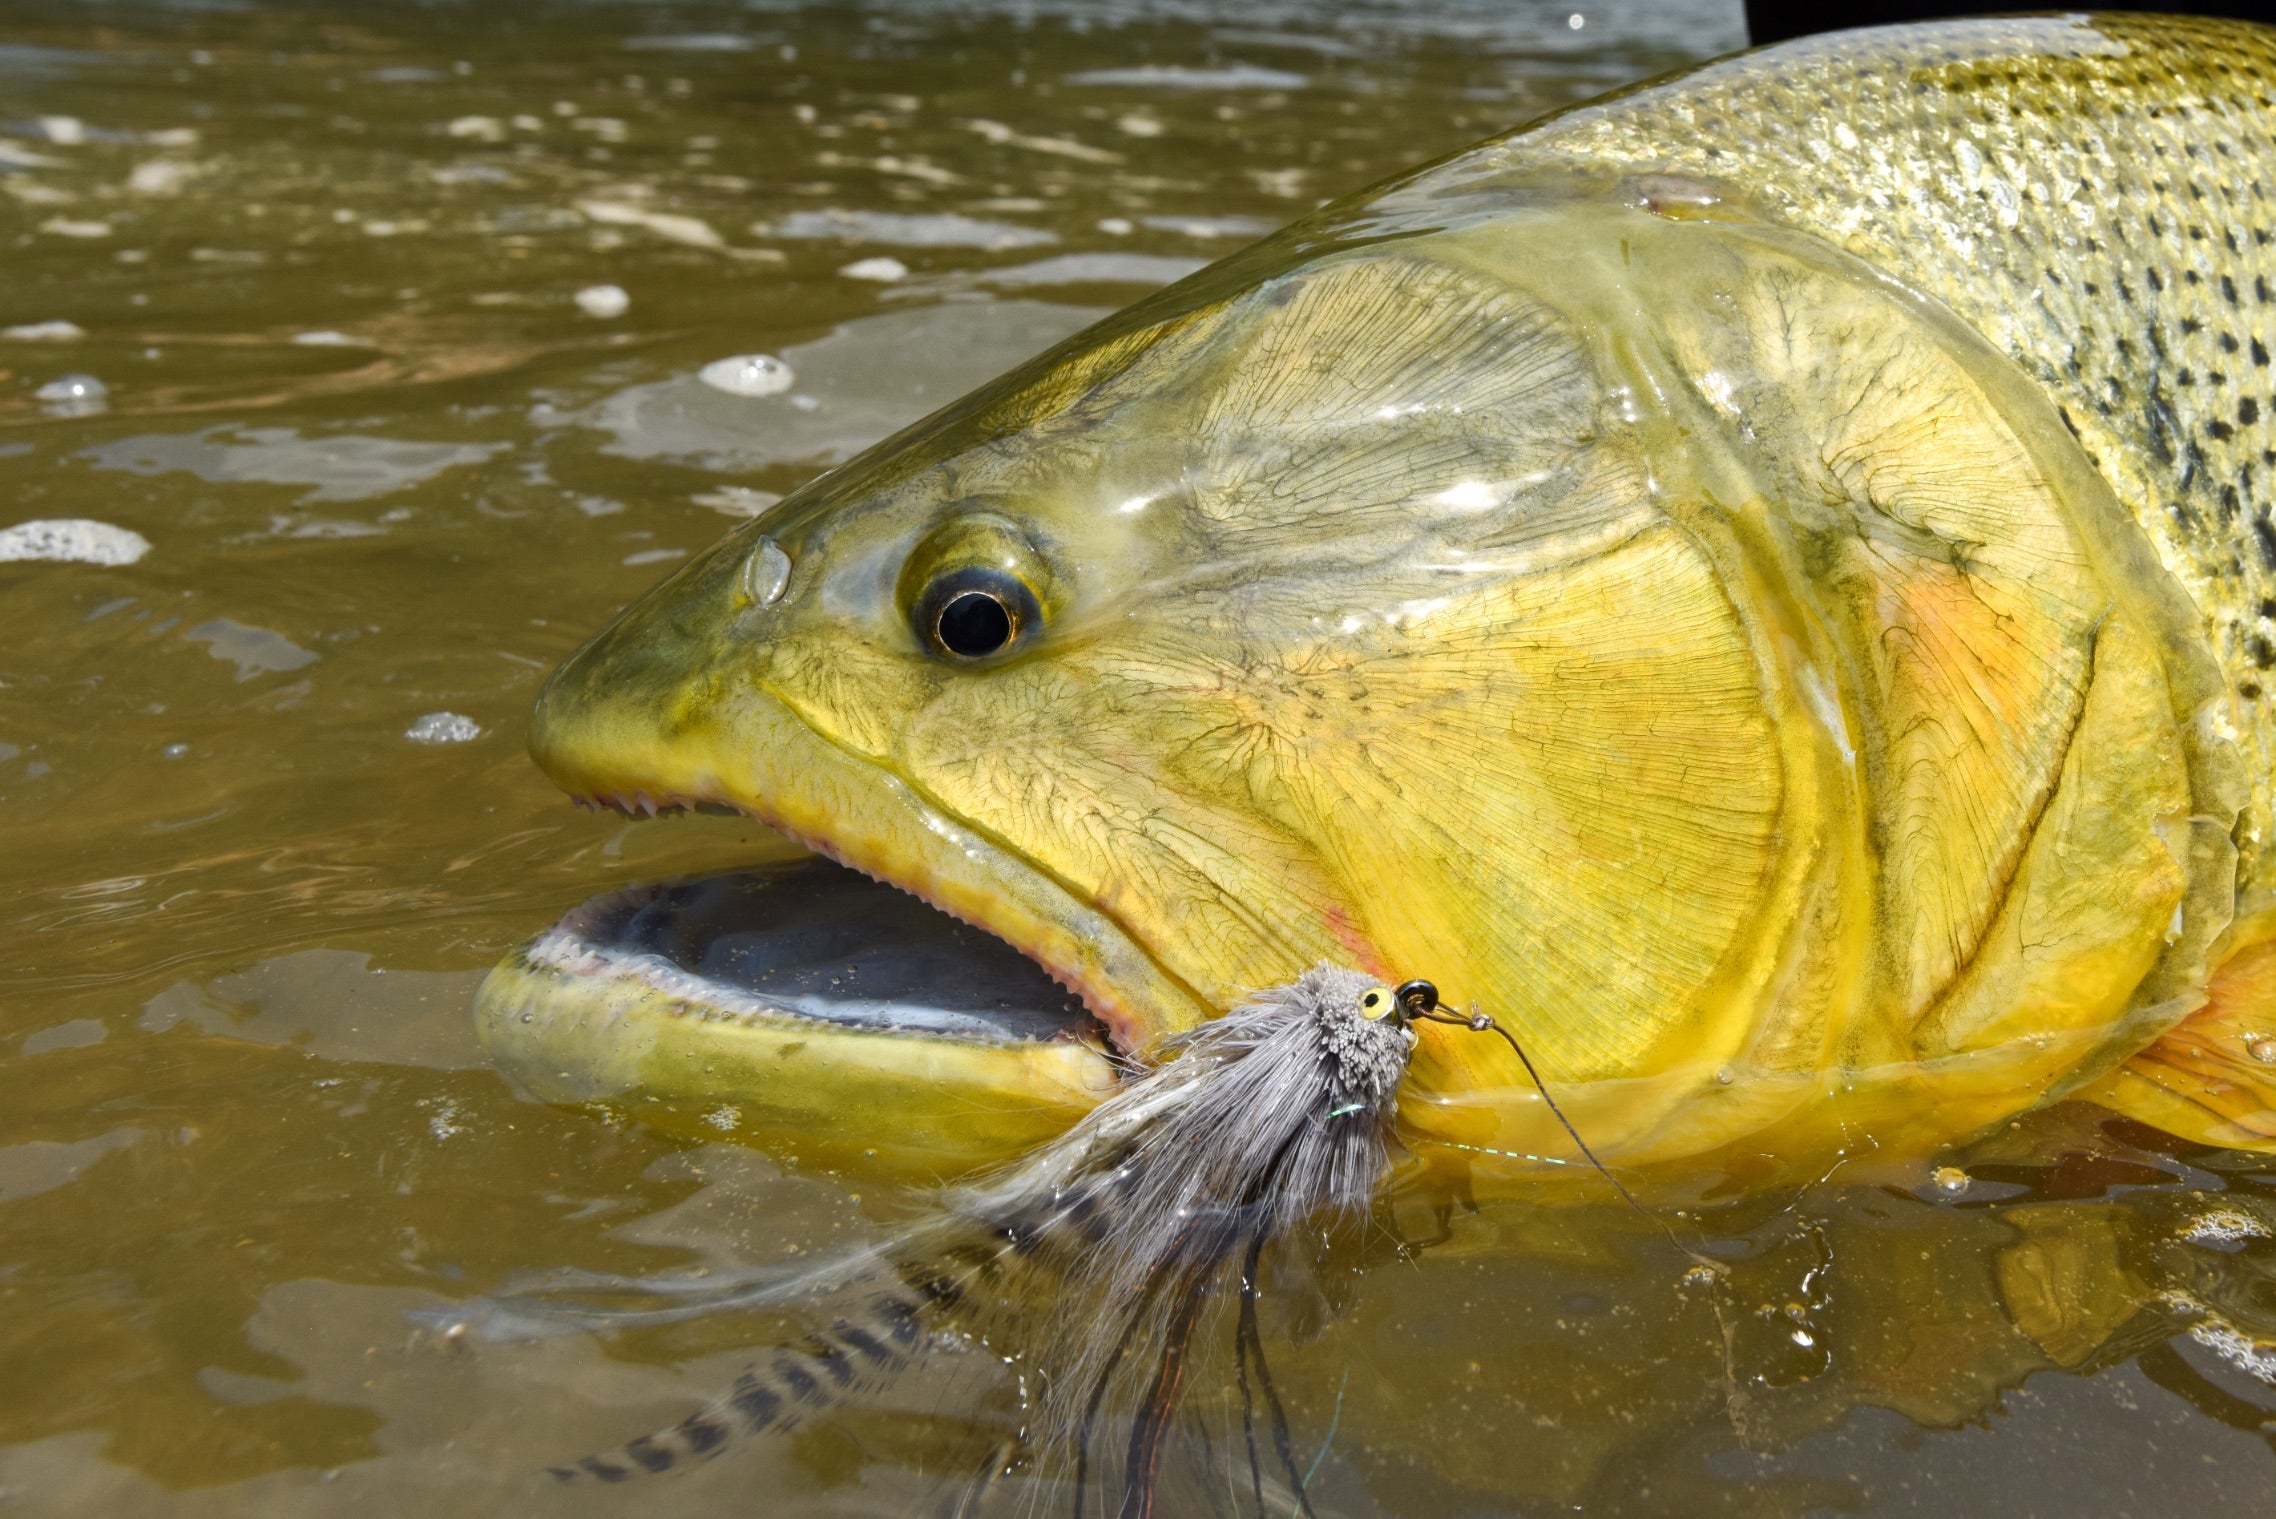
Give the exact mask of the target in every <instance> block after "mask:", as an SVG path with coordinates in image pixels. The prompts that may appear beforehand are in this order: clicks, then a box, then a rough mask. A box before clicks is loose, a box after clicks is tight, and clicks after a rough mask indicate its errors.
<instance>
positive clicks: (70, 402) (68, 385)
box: [32, 374, 111, 417]
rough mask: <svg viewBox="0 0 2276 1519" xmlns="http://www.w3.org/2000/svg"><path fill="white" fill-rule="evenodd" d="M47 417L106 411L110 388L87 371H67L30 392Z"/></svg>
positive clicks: (109, 398) (109, 399)
mask: <svg viewBox="0 0 2276 1519" xmlns="http://www.w3.org/2000/svg"><path fill="white" fill-rule="evenodd" d="M32 399H33V400H35V401H37V402H39V403H40V405H42V406H44V407H45V408H47V413H48V415H49V416H51V417H91V416H94V415H95V414H96V413H97V412H101V411H107V410H109V409H110V404H111V388H110V387H109V386H108V385H105V384H104V383H103V382H102V381H101V380H98V379H96V378H95V377H94V376H93V375H91V374H67V375H64V376H63V377H62V378H60V379H55V380H50V381H48V382H47V383H46V384H45V385H42V386H41V387H40V388H39V389H37V390H35V391H33V392H32Z"/></svg>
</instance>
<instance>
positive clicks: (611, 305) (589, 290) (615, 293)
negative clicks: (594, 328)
mask: <svg viewBox="0 0 2276 1519" xmlns="http://www.w3.org/2000/svg"><path fill="white" fill-rule="evenodd" d="M570 299H572V300H574V301H575V302H576V303H577V309H578V310H579V311H582V312H583V313H585V315H587V316H592V317H599V318H601V319H602V320H603V321H606V320H607V319H609V318H610V317H619V316H622V315H624V314H625V312H627V311H629V310H631V309H632V297H631V296H629V295H626V294H625V293H624V287H623V286H622V285H587V286H586V287H585V288H584V289H582V290H580V291H578V292H577V293H576V294H575V295H574V296H572V297H570Z"/></svg>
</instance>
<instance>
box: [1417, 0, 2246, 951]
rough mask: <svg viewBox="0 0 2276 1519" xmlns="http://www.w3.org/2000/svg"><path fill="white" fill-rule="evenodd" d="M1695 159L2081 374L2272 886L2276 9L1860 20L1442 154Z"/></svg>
mask: <svg viewBox="0 0 2276 1519" xmlns="http://www.w3.org/2000/svg"><path fill="white" fill-rule="evenodd" d="M1555 165H1570V166H1571V167H1573V168H1575V169H1585V170H1588V171H1591V172H1598V173H1601V172H1602V171H1604V170H1605V169H1607V168H1617V167H1620V166H1626V167H1628V168H1629V169H1631V170H1633V171H1636V172H1645V173H1652V172H1658V173H1669V174H1683V175H1696V176H1699V177H1700V178H1702V179H1706V180H1712V181H1720V182H1724V183H1729V184H1734V185H1742V186H1744V187H1745V189H1746V192H1747V196H1748V198H1749V200H1750V202H1751V203H1752V204H1753V206H1754V208H1755V209H1757V210H1760V211H1762V212H1763V213H1765V214H1767V215H1769V216H1771V217H1774V218H1776V219H1777V220H1780V221H1783V222H1784V223H1786V224H1787V225H1790V226H1792V227H1794V228H1797V229H1799V230H1803V231H1807V232H1809V233H1812V234H1815V235H1817V236H1819V237H1823V238H1825V239H1827V240H1829V241H1831V242H1834V243H1837V244H1839V245H1840V246H1842V247H1843V248H1845V249H1847V250H1848V251H1850V252H1852V253H1854V254H1857V255H1858V256H1860V257H1862V258H1863V259H1865V260H1866V261H1867V262H1869V263H1871V264H1873V265H1874V266H1875V267H1877V268H1879V269H1881V270H1883V271H1885V272H1887V273H1888V274H1890V275H1892V276H1894V277H1896V278H1897V279H1900V280H1902V281H1903V282H1905V283H1906V284H1908V285H1910V286H1912V287H1913V288H1914V289H1916V290H1918V291H1921V292H1923V293H1925V294H1927V295H1930V296H1933V297H1934V298H1936V299H1937V300H1939V301H1941V302H1943V303H1944V304H1945V305H1946V306H1948V307H1950V308H1951V309H1952V310H1953V311H1954V312H1955V313H1956V314H1958V315H1959V316H1960V317H1962V318H1963V319H1965V320H1966V321H1967V322H1968V323H1969V324H1970V325H1971V326H1973V327H1975V328H1976V329H1977V330H1978V331H1979V332H1981V333H1983V334H1984V336H1985V337H1986V338H1988V339H1989V340H1990V341H1991V342H1992V343H1994V344H1995V345H1997V346H1998V347H2000V348H2002V349H2004V350H2005V351H2006V352H2007V353H2008V354H2009V355H2010V356H2011V357H2013V358H2014V359H2016V360H2017V361H2018V362H2019V363H2020V364H2021V365H2022V366H2023V368H2024V369H2025V371H2026V372H2028V373H2029V374H2030V375H2032V376H2033V377H2034V378H2035V379H2037V380H2038V381H2039V383H2040V384H2042V385H2044V386H2045V387H2046V388H2047V390H2048V391H2049V392H2050V393H2051V394H2052V395H2053V396H2054V397H2055V398H2056V400H2057V402H2058V404H2059V405H2060V406H2061V408H2062V413H2063V416H2064V419H2065V420H2066V421H2067V422H2068V423H2069V424H2070V426H2071V429H2072V430H2073V432H2075V433H2076V434H2077V435H2078V437H2079V440H2080V442H2081V443H2082V444H2083V445H2084V446H2085V449H2086V451H2087V453H2088V455H2089V457H2091V458H2092V459H2093V461H2094V462H2095V464H2096V465H2097V466H2098V467H2099V468H2100V469H2101V471H2102V472H2103V474H2104V476H2105V477H2106V478H2107V479H2108V480H2109V481H2110V483H2111V486H2112V488H2113V489H2114V490H2115V491H2116V492H2117V495H2118V498H2119V500H2120V501H2121V502H2122V503H2123V504H2124V505H2125V506H2126V508H2127V510H2128V511H2129V512H2130V513H2131V514H2132V515H2133V517H2134V519H2135V520H2136V521H2137V522H2138V523H2139V524H2140V525H2141V526H2142V528H2143V530H2144V531H2145V532H2146V533H2147V535H2148V536H2149V538H2150V540H2151V542H2152V543H2153V544H2154V546H2155V547H2156V550H2157V553H2158V555H2159V557H2160V558H2161V559H2162V560H2163V562H2164V564H2165V566H2166V568H2167V569H2169V570H2170V571H2172V572H2173V573H2174V575H2175V576H2176V577H2177V578H2179V580H2180V581H2181V582H2182V584H2183V585H2184V586H2185V587H2186V588H2187V589H2188V591H2189V593H2190V595H2191V596H2192V597H2193V598H2194V599H2195V601H2196V603H2197V605H2198V607H2199V608H2201V609H2202V610H2203V612H2204V613H2205V616H2206V618H2207V621H2208V624H2209V628H2208V631H2209V633H2210V635H2211V638H2212V642H2213V645H2214V649H2215V652H2216V653H2217V655H2218V657H2219V658H2220V661H2221V664H2222V667H2223V668H2224V670H2225V671H2226V672H2227V675H2228V679H2229V684H2230V687H2231V689H2232V690H2233V691H2234V692H2235V694H2236V696H2237V698H2238V702H2237V708H2238V716H2237V718H2236V722H2237V725H2238V727H2239V729H2240V730H2241V731H2240V737H2241V738H2242V740H2243V742H2244V744H2245V746H2246V749H2247V751H2248V753H2249V755H2250V757H2251V762H2250V764H2249V766H2248V769H2249V771H2250V784H2251V800H2250V804H2249V807H2248V809H2247V815H2246V817H2245V818H2244V819H2243V820H2242V822H2241V823H2240V826H2239V828H2238V836H2237V842H2238V846H2239V849H2240V852H2241V855H2242V859H2241V861H2240V883H2241V884H2242V886H2243V888H2244V901H2243V903H2242V904H2240V906H2241V907H2242V908H2244V909H2246V910H2249V909H2250V908H2252V907H2254V906H2258V905H2264V904H2265V901H2266V900H2267V899H2268V898H2269V897H2270V895H2271V893H2276V859H2272V858H2271V857H2270V855H2269V852H2268V850H2267V843H2266V835H2267V832H2268V828H2269V824H2270V821H2271V805H2272V801H2271V776H2272V773H2276V707H2272V705H2271V702H2272V699H2276V692H2272V691H2271V689H2270V688H2271V686H2272V685H2276V674H2272V673H2271V671H2272V670H2276V520H2272V517H2271V501H2272V499H2276V374H2272V371H2271V364H2270V354H2271V352H2272V344H2276V331H2272V329H2276V242H2272V241H2271V240H2272V238H2276V203H2272V202H2271V200H2270V196H2271V195H2272V194H2276V30H2271V29H2268V28H2264V27H2259V26H2253V25H2250V24H2245V23H2237V22H2220V21H2196V20H2180V19H2175V18H2171V17H2159V18H2155V19H2154V20H2153V19H2144V18H2135V17H2126V16H2096V17H2093V18H2092V19H2091V20H2086V19H2082V18H2077V17H2022V18H2012V19H1998V20H1984V21H1967V22H1955V23H1950V24H1947V25H1943V26H1938V27H1934V28H1906V27H1891V28H1880V29H1873V30H1866V31H1858V32H1849V33H1836V34H1834V35H1831V36H1826V37H1820V38H1814V39H1811V40H1809V41H1806V42H1801V43H1796V44H1791V45H1788V46H1786V47H1782V48H1779V49H1776V50H1774V51H1771V52H1766V53H1752V54H1741V55H1739V56H1736V57H1733V58H1728V59H1723V60H1721V61H1718V62H1714V63H1709V64H1706V65H1704V66H1702V67H1700V68H1698V69H1695V70H1692V71H1690V72H1688V73H1685V74H1682V75H1679V76H1677V77H1675V78H1673V79H1670V80H1667V81H1664V82H1660V83H1657V84H1652V85H1648V86H1646V87H1644V88H1642V89H1639V90H1636V91H1631V92H1629V93H1626V94H1623V95H1619V96H1615V97H1612V98H1610V99H1607V100H1603V101H1599V102H1595V103H1592V104H1589V105H1585V106H1582V107H1579V108H1577V109H1574V110H1572V111H1569V112H1567V113H1566V114H1564V115H1563V116H1561V117H1559V118H1557V119H1555V120H1554V121H1552V122H1550V123H1548V124H1547V125H1545V126H1541V127H1536V128H1530V129H1527V130H1525V131H1523V132H1522V133H1520V134H1516V135H1514V136H1512V137H1510V138H1508V139H1505V140H1504V142H1503V144H1502V145H1501V147H1500V149H1499V150H1498V152H1497V151H1494V150H1488V152H1487V153H1482V154H1474V155H1465V157H1464V158H1463V159H1462V160H1460V161H1459V162H1458V163H1457V164H1454V165H1449V166H1448V169H1447V170H1446V171H1442V173H1450V172H1459V173H1460V174H1461V175H1462V177H1463V178H1465V179H1469V178H1470V177H1472V176H1474V175H1478V174H1480V172H1481V171H1484V172H1486V173H1488V174H1491V173H1494V172H1500V171H1507V172H1509V173H1512V174H1513V175H1514V174H1533V173H1538V172H1539V170H1540V169H1541V168H1542V167H1544V166H1555Z"/></svg>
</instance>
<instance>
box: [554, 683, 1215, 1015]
mask: <svg viewBox="0 0 2276 1519" xmlns="http://www.w3.org/2000/svg"><path fill="white" fill-rule="evenodd" d="M576 672H577V663H576V662H572V664H571V665H570V666H568V667H566V668H565V669H564V670H563V671H562V672H561V675H560V676H557V677H556V680H555V682H554V683H553V684H552V685H551V686H549V687H548V689H547V691H546V693H545V695H544V696H543V697H541V698H540V700H539V703H538V707H537V710H536V712H535V714H533V718H532V722H531V728H530V752H531V755H532V757H533V758H534V759H535V760H536V761H537V763H538V766H539V768H541V769H543V770H544V771H545V772H546V774H547V775H548V776H550V777H551V778H552V779H553V781H554V782H555V783H556V784H557V785H559V786H560V787H561V788H562V789H563V790H565V791H567V792H568V793H569V794H570V795H571V796H572V797H573V798H576V799H578V800H579V801H583V802H589V803H598V804H603V805H609V806H614V807H618V808H620V809H624V810H629V811H641V812H647V813H651V814H653V813H655V812H657V811H660V810H671V809H675V808H682V807H696V808H707V809H708V808H712V807H725V808H731V809H733V810H734V811H736V812H740V813H743V814H745V815H748V816H750V817H753V818H756V819H758V820H759V821H761V822H763V823H765V824H767V825H768V826H769V827H771V828H774V829H776V830H777V831H779V832H781V833H783V834H785V835H787V836H788V837H790V838H791V839H793V840H795V841H796V842H798V843H800V844H802V845H804V846H806V847H807V848H809V849H812V850H814V851H815V852H816V853H819V854H823V855H826V856H828V857H829V858H831V859H833V860H836V861H838V862H839V863H840V864H843V865H847V866H850V867H852V868H853V869H855V870H859V871H861V872H863V873H864V874H866V875H869V876H872V877H874V878H875V879H877V880H879V881H882V882H884V883H886V884H887V885H890V886H895V887H899V888H900V889H902V890H904V891H907V892H910V893H912V894H913V895H915V896H917V897H919V898H921V899H922V900H924V901H926V902H928V903H930V904H931V905H933V906H934V907H937V908H939V909H940V910H942V911H943V912H946V913H948V914H949V915H951V916H952V917H955V918H958V919H960V920H962V921H963V922H966V923H969V924H971V925H972V926H974V927H975V928H978V929H980V930H982V931H983V932H985V933H989V934H993V935H995V936H996V937H998V938H1000V939H1003V940H1004V941H1005V942H1007V943H1009V944H1010V945H1012V946H1013V947H1014V948H1015V949H1018V950H1019V951H1021V952H1022V953H1023V954H1026V955H1027V956H1028V957H1029V958H1031V959H1033V960H1034V961H1036V963H1037V964H1039V965H1041V966H1042V967H1043V968H1044V969H1045V970H1046V971H1047V972H1049V973H1050V975H1051V976H1052V978H1053V979H1055V980H1057V981H1058V982H1059V983H1060V984H1061V985H1063V986H1065V987H1066V988H1067V989H1068V990H1069V991H1072V992H1073V993H1075V994H1076V995H1077V996H1078V997H1080V998H1082V1000H1083V1003H1084V1005H1085V1006H1086V1007H1088V1008H1089V1009H1090V1011H1091V1013H1092V1014H1093V1015H1094V1016H1096V1017H1097V1018H1098V1019H1099V1021H1100V1022H1101V1023H1102V1024H1104V1025H1105V1026H1106V1029H1107V1031H1108V1033H1109V1035H1110V1036H1111V1037H1112V1038H1113V1040H1114V1043H1115V1046H1116V1048H1117V1049H1119V1050H1121V1051H1124V1052H1126V1053H1132V1054H1136V1053H1143V1052H1145V1051H1148V1050H1150V1049H1151V1048H1153V1046H1154V1045H1155V1044H1156V1043H1157V1042H1158V1041H1159V1040H1160V1039H1161V1038H1163V1037H1164V1036H1166V1035H1169V1034H1172V1033H1176V1032H1178V1031H1180V1030H1182V1029H1186V1028H1191V1027H1193V1026H1194V1025H1195V1024H1197V1023H1200V1022H1202V1021H1203V1020H1204V1019H1206V1018H1208V1017H1210V1016H1212V1015H1213V1014H1214V1012H1215V1011H1216V1010H1215V1009H1213V1008H1212V1007H1210V1006H1209V1005H1208V1003H1207V1001H1206V1000H1205V999H1204V998H1202V997H1201V996H1200V995H1198V994H1197V993H1196V992H1195V991H1194V990H1193V989H1192V988H1191V987H1190V986H1188V985H1187V984H1186V983H1185V982H1184V981H1183V980H1182V979H1180V978H1179V977H1178V976H1177V975H1175V974H1174V973H1173V972H1171V971H1170V970H1168V969H1167V968H1166V967H1164V966H1163V965H1162V964H1161V963H1160V962H1159V961H1158V960H1156V959H1155V957H1154V956H1153V955H1152V954H1150V953H1149V952H1148V951H1147V950H1146V949H1145V947H1144V946H1143V945H1141V944H1140V943H1139V942H1138V941H1137V940H1136V938H1135V937H1134V936H1133V935H1132V934H1131V933H1130V932H1129V931H1128V930H1127V929H1126V928H1125V927H1124V926H1123V925H1122V924H1121V923H1120V922H1119V921H1117V920H1116V918H1115V917H1114V915H1113V914H1112V913H1111V912H1109V911H1107V910H1106V909H1104V908H1102V907H1101V906H1100V905H1098V904H1097V903H1095V902H1093V901H1091V900H1089V899H1088V898H1087V897H1085V896H1084V895H1083V894H1082V893H1080V892H1079V891H1077V890H1075V889H1074V888H1071V887H1070V886H1069V885H1067V884H1066V883H1065V882H1063V881H1061V880H1059V879H1058V878H1057V877H1056V876H1054V875H1052V874H1051V873H1050V872H1048V871H1046V870H1043V869H1041V868H1039V867H1038V866H1036V865H1035V864H1033V863H1032V862H1030V861H1028V860H1026V859H1024V858H1022V857H1021V856H1020V855H1018V854H1017V853H1016V852H1014V851H1012V850H1010V849H1008V848H1006V847H1004V846H1003V845H1002V844H1000V843H998V842H997V841H996V840H994V839H993V838H991V837H989V836H988V835H987V834H986V833H984V832H983V831H981V830H979V829H976V828H973V827H971V826H970V825H968V824H966V823H965V822H963V821H961V820H959V819H957V818H955V817H953V816H950V815H949V814H947V813H946V812H945V811H943V810H942V809H940V808H938V807H937V806H935V805H933V804H932V803H931V802H930V801H928V800H927V799H926V798H925V797H924V796H923V795H922V794H921V793H920V792H919V790H918V789H917V788H916V787H914V786H911V785H910V784H909V783H908V782H907V781H905V780H903V779H902V778H900V777H899V776H897V775H895V774H893V773H892V772H891V771H890V770H887V769H886V768H884V767H882V766H880V765H877V764H875V763H872V762H870V761H868V760H865V759H862V758H860V757H858V756H856V755H853V754H850V753H848V752H847V751H846V750H845V749H843V748H841V747H840V746H839V745H837V744H835V743H833V742H832V741H830V740H829V739H828V738H826V737H825V736H823V735H822V734H821V733H819V732H817V731H816V730H815V729H814V728H813V727H812V726H811V725H809V724H808V723H807V722H806V721H805V720H804V719H802V718H801V717H800V716H799V715H798V713H797V712H796V711H795V710H794V709H793V708H792V707H791V706H790V705H789V704H787V703H785V702H783V701H782V700H780V699H778V698H776V697H774V696H772V695H770V694H767V693H765V692H763V691H759V690H755V689H752V688H750V687H742V688H740V689H738V690H736V691H735V692H734V693H733V694H732V695H731V696H727V697H724V698H723V699H722V701H721V703H720V708H719V710H717V711H715V712H713V713H710V714H708V715H706V716H705V717H703V718H699V719H695V720H692V721H691V720H688V719H686V718H684V717H683V718H681V719H678V720H666V719H665V718H664V716H663V714H662V713H661V711H656V710H648V709H644V708H643V707H642V706H640V705H639V704H637V703H633V702H628V701H624V700H612V699H608V698H605V697H594V696H591V695H589V694H588V693H590V692H591V690H592V683H590V682H580V681H577V680H575V678H574V676H575V674H576ZM562 677H570V678H569V679H567V680H564V679H563V678H562Z"/></svg>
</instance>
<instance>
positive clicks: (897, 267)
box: [838, 258, 909, 285]
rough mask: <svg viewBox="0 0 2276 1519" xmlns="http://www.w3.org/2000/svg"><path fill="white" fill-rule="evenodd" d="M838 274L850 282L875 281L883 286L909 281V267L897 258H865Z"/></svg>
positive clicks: (849, 265) (857, 260)
mask: <svg viewBox="0 0 2276 1519" xmlns="http://www.w3.org/2000/svg"><path fill="white" fill-rule="evenodd" d="M838 273H840V274H842V275H844V276H845V277H846V278H847V279H849V280H875V281H876V282H877V283H879V284H881V285H890V284H892V283H893V282H894V281H896V280H905V279H907V278H908V277H909V266H908V265H907V264H904V263H902V262H901V261H900V260H899V259H897V258H864V259H856V260H855V261H854V262H852V263H850V264H848V265H846V266H845V267H844V268H843V269H840V270H839V271H838Z"/></svg>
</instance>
